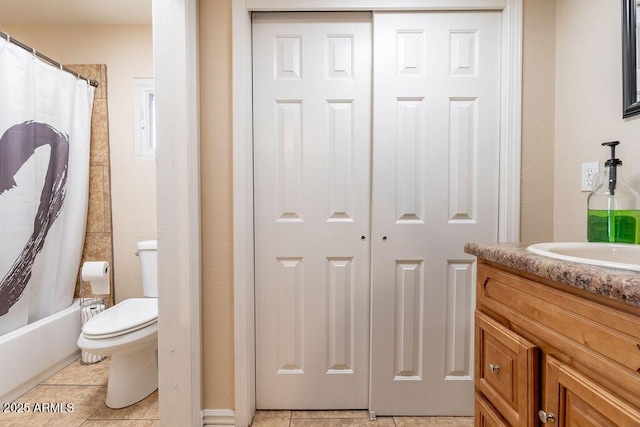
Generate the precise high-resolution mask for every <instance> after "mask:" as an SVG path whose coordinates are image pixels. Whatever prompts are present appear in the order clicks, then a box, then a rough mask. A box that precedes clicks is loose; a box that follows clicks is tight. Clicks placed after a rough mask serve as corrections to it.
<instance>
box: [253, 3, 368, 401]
mask: <svg viewBox="0 0 640 427" xmlns="http://www.w3.org/2000/svg"><path fill="white" fill-rule="evenodd" d="M253 67H254V73H253V91H254V115H253V119H254V155H255V159H254V164H255V166H254V168H255V170H254V176H255V183H254V186H255V190H254V192H255V248H256V257H255V260H256V268H255V274H256V277H255V292H256V293H255V295H256V388H257V391H256V398H257V406H258V408H259V409H280V408H281V409H353V408H367V406H368V399H369V396H368V392H369V390H368V384H369V292H370V244H369V231H370V210H371V209H370V206H371V202H370V182H371V177H370V170H371V166H370V164H371V162H370V159H371V153H370V149H371V16H370V14H331V13H329V14H316V13H304V14H276V15H270V14H254V15H253Z"/></svg>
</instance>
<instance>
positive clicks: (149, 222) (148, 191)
mask: <svg viewBox="0 0 640 427" xmlns="http://www.w3.org/2000/svg"><path fill="white" fill-rule="evenodd" d="M0 29H1V30H3V31H5V32H8V33H9V34H10V35H12V36H13V37H15V38H16V39H17V40H20V41H22V42H24V43H26V44H28V45H29V46H31V47H33V48H35V49H36V50H39V51H41V52H42V53H43V54H45V55H47V56H49V57H51V58H53V59H55V60H56V61H58V62H61V63H64V64H106V65H107V80H108V85H109V92H108V105H109V137H110V149H111V189H112V208H113V212H112V214H113V218H112V221H113V238H114V242H113V244H114V263H113V270H114V273H115V278H114V281H115V286H116V289H115V294H116V301H117V302H119V301H122V300H124V299H127V298H131V297H139V296H142V287H141V282H140V269H139V267H138V259H137V257H136V256H135V252H136V247H135V244H136V242H137V241H138V240H146V239H154V238H155V236H156V227H157V222H156V188H155V182H156V181H155V162H136V161H135V152H134V142H133V117H134V115H133V114H134V113H133V110H134V98H133V79H134V77H152V73H153V52H152V48H153V44H152V32H151V26H150V25H102V26H28V27H27V26H21V27H12V26H2V27H1V28H0Z"/></svg>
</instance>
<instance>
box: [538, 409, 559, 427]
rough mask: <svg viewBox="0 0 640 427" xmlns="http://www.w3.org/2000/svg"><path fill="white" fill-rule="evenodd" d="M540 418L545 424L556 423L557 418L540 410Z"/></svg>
mask: <svg viewBox="0 0 640 427" xmlns="http://www.w3.org/2000/svg"><path fill="white" fill-rule="evenodd" d="M538 418H540V421H542V422H543V423H544V424H547V423H555V422H556V416H555V415H553V413H552V412H549V413H546V412H544V411H542V410H540V411H538Z"/></svg>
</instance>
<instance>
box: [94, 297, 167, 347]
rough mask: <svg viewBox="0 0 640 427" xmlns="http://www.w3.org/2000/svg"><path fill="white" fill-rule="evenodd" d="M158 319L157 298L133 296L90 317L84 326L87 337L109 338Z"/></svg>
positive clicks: (142, 326)
mask: <svg viewBox="0 0 640 427" xmlns="http://www.w3.org/2000/svg"><path fill="white" fill-rule="evenodd" d="M157 321H158V300H157V299H156V298H131V299H128V300H124V301H122V302H121V303H119V304H116V305H114V306H113V307H111V308H109V309H108V310H105V311H103V312H102V313H100V314H98V315H97V316H96V317H94V318H92V319H90V320H89V321H88V322H87V323H85V325H84V326H83V327H82V334H83V335H84V336H85V337H87V338H109V337H114V336H118V335H122V334H125V333H129V332H133V331H137V330H138V329H142V328H144V327H146V326H149V325H151V324H153V323H155V322H157Z"/></svg>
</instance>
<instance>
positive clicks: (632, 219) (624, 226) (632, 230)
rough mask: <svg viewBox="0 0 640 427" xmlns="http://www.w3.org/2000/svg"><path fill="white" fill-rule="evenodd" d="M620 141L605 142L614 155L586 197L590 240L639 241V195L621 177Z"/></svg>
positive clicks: (588, 237)
mask: <svg viewBox="0 0 640 427" xmlns="http://www.w3.org/2000/svg"><path fill="white" fill-rule="evenodd" d="M618 144H620V142H619V141H613V142H603V143H602V145H603V146H608V147H610V148H611V158H610V159H609V160H607V161H606V162H605V164H604V166H605V172H604V176H603V177H602V176H601V178H602V179H599V180H598V182H597V186H596V189H595V190H593V191H592V192H591V194H589V197H588V199H587V206H588V214H587V239H588V240H589V241H590V242H612V243H613V242H615V243H640V196H639V195H638V193H637V192H636V191H635V190H634V189H633V188H631V187H629V185H627V183H626V182H625V181H624V179H623V178H622V170H621V169H622V161H621V160H620V159H617V158H616V146H617V145H618Z"/></svg>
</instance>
